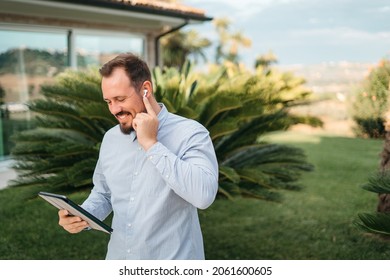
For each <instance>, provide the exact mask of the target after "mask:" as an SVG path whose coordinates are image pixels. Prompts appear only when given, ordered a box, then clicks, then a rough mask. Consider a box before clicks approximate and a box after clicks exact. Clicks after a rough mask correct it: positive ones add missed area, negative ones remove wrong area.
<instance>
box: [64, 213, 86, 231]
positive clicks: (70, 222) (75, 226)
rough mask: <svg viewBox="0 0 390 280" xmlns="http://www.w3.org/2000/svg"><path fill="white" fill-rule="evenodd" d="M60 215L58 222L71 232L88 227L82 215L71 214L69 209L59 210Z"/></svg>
mask: <svg viewBox="0 0 390 280" xmlns="http://www.w3.org/2000/svg"><path fill="white" fill-rule="evenodd" d="M58 216H59V222H58V224H59V225H60V226H62V227H63V228H64V229H65V230H66V231H68V232H70V233H79V232H80V231H82V230H84V229H85V228H87V227H88V223H87V222H86V221H84V220H83V219H81V218H80V217H77V216H71V215H69V212H68V211H67V210H64V209H62V210H60V211H58Z"/></svg>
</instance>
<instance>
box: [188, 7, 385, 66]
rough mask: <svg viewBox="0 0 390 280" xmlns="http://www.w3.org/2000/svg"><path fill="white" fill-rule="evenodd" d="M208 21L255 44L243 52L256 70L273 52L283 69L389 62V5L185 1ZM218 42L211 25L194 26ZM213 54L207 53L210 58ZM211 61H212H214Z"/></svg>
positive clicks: (242, 55) (242, 56) (241, 52)
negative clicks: (222, 21)
mask: <svg viewBox="0 0 390 280" xmlns="http://www.w3.org/2000/svg"><path fill="white" fill-rule="evenodd" d="M182 3H183V4H185V5H189V6H192V7H196V8H200V9H203V10H204V11H205V12H206V15H208V16H210V17H214V18H216V17H227V18H228V19H229V20H230V21H231V22H232V25H231V31H240V32H242V33H243V34H244V35H245V36H246V37H248V38H250V39H251V40H252V46H251V48H250V49H243V48H242V49H241V50H240V54H241V58H242V60H243V61H244V62H245V63H247V64H248V65H250V66H252V65H253V63H254V61H255V58H256V56H257V55H259V54H264V53H266V52H268V51H270V50H271V51H273V52H274V54H275V55H276V56H277V57H278V60H279V62H278V63H279V64H280V65H289V64H317V63H322V62H330V61H336V62H337V61H350V62H364V63H366V62H368V63H376V62H378V61H379V60H380V59H381V58H383V57H387V58H390V1H389V0H327V1H326V0H183V1H182ZM188 28H190V29H195V30H197V31H199V32H200V34H201V35H202V36H205V37H207V38H209V39H210V40H212V41H213V40H214V41H215V40H216V34H215V32H214V26H213V25H212V23H211V22H206V23H203V24H201V25H190V26H189V27H187V29H188ZM212 52H213V49H210V50H209V51H208V53H209V54H210V56H212ZM212 59H213V58H212V57H210V60H212Z"/></svg>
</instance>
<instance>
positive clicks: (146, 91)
mask: <svg viewBox="0 0 390 280" xmlns="http://www.w3.org/2000/svg"><path fill="white" fill-rule="evenodd" d="M147 94H148V90H147V89H144V97H146V95H147Z"/></svg>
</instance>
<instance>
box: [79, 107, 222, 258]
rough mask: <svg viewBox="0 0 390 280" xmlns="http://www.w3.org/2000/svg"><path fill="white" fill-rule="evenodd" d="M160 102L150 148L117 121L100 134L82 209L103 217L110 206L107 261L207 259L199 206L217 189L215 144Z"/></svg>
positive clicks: (204, 205)
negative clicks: (92, 184) (153, 139)
mask: <svg viewBox="0 0 390 280" xmlns="http://www.w3.org/2000/svg"><path fill="white" fill-rule="evenodd" d="M160 106H161V111H160V113H159V114H158V119H159V127H158V136H157V138H158V139H157V140H158V142H157V143H156V144H154V145H153V146H152V147H151V148H150V149H149V150H148V151H147V152H145V151H144V150H143V148H142V147H141V146H140V145H139V143H138V141H137V138H136V134H135V132H134V131H133V132H131V133H130V134H127V135H126V134H123V133H122V132H121V131H120V128H119V125H117V126H115V127H113V128H111V129H110V130H109V131H107V133H106V134H105V135H104V138H103V141H102V144H101V148H100V153H99V160H98V162H97V165H96V169H95V173H94V175H93V183H94V187H93V189H92V191H91V194H90V195H89V197H88V198H87V199H86V201H85V202H84V203H83V205H82V207H83V208H85V209H86V210H88V211H90V212H91V213H92V214H94V215H95V216H97V217H98V218H99V219H101V220H104V219H105V218H106V217H107V216H108V215H109V214H110V213H111V211H113V212H114V215H113V221H112V228H113V233H112V234H111V238H110V241H109V244H108V251H107V256H106V258H107V259H149V260H150V259H204V249H203V238H202V233H201V228H200V224H199V218H198V212H197V208H200V209H205V208H207V207H208V206H210V205H211V203H213V201H214V199H215V196H216V193H217V190H218V163H217V159H216V156H215V151H214V147H213V144H212V142H211V139H210V137H209V133H208V131H207V130H206V129H205V128H204V127H203V126H202V125H201V124H199V123H198V122H196V121H194V120H190V119H186V118H183V117H180V116H177V115H174V114H171V113H169V112H168V111H167V109H166V108H165V106H164V105H163V104H160Z"/></svg>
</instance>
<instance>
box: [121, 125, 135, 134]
mask: <svg viewBox="0 0 390 280" xmlns="http://www.w3.org/2000/svg"><path fill="white" fill-rule="evenodd" d="M119 127H120V129H121V131H122V133H123V134H130V133H131V132H132V131H133V130H134V129H133V127H132V126H131V125H130V126H129V127H125V126H124V125H123V124H121V123H120V124H119Z"/></svg>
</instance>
